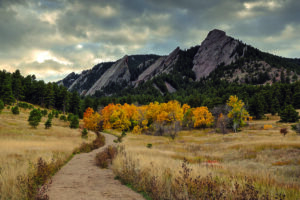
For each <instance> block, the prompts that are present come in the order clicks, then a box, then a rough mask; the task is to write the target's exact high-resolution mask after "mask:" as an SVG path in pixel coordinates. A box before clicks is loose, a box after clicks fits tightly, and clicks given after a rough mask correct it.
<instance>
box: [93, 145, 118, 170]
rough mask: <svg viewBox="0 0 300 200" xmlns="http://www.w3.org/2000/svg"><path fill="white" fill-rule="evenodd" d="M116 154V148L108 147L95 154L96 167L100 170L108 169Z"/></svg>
mask: <svg viewBox="0 0 300 200" xmlns="http://www.w3.org/2000/svg"><path fill="white" fill-rule="evenodd" d="M116 154H117V148H116V147H114V146H111V145H110V146H108V147H107V148H106V149H105V150H104V151H102V152H100V153H97V155H96V158H95V159H96V165H97V166H99V167H101V168H108V166H109V165H110V164H111V163H112V160H113V159H114V158H115V156H116Z"/></svg>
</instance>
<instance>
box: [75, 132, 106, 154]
mask: <svg viewBox="0 0 300 200" xmlns="http://www.w3.org/2000/svg"><path fill="white" fill-rule="evenodd" d="M104 144H105V137H104V136H103V135H100V134H99V136H98V137H97V138H96V139H95V140H94V141H93V142H92V143H85V142H84V143H82V144H81V145H80V147H78V148H76V149H75V150H74V151H73V154H77V153H88V152H90V151H92V150H94V149H98V148H100V147H102V146H104Z"/></svg>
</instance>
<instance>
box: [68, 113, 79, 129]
mask: <svg viewBox="0 0 300 200" xmlns="http://www.w3.org/2000/svg"><path fill="white" fill-rule="evenodd" d="M78 127H79V119H78V116H77V115H74V116H73V117H72V120H71V122H70V128H74V129H76V128H78Z"/></svg>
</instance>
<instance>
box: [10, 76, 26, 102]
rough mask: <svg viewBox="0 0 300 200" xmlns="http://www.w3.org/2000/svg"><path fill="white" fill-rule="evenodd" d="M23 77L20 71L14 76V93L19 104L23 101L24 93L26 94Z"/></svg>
mask: <svg viewBox="0 0 300 200" xmlns="http://www.w3.org/2000/svg"><path fill="white" fill-rule="evenodd" d="M22 78H23V77H22V76H21V73H20V70H16V71H15V72H14V73H13V74H12V92H13V95H14V97H15V98H16V100H17V104H18V103H19V100H21V99H23V97H24V96H23V93H24V87H23V85H22Z"/></svg>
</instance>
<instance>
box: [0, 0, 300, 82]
mask: <svg viewBox="0 0 300 200" xmlns="http://www.w3.org/2000/svg"><path fill="white" fill-rule="evenodd" d="M299 8H300V1H297V0H210V1H200V0H186V1H182V0H130V1H128V0H114V1H108V0H98V1H95V0H84V1H82V0H32V1H29V0H27V1H24V0H22V1H21V0H0V45H1V46H0V67H1V68H4V67H6V68H7V66H9V67H8V68H9V69H16V68H20V69H21V72H22V71H23V73H37V74H38V75H40V76H41V78H45V79H46V80H54V79H55V78H57V79H58V78H61V77H62V74H64V73H62V72H68V71H79V70H82V69H88V68H91V67H92V66H93V65H94V64H96V63H97V62H100V61H108V60H116V59H118V58H120V57H122V56H123V55H124V54H138V53H158V54H168V53H169V52H170V51H172V50H173V49H174V48H176V47H177V46H180V47H181V48H188V47H190V46H194V45H199V44H201V41H202V40H203V39H204V38H205V36H206V35H207V33H208V32H209V31H210V30H212V29H214V28H219V29H223V30H225V31H226V32H227V34H228V35H232V36H233V37H236V38H238V39H240V40H243V41H244V42H247V43H249V44H251V45H253V46H256V47H258V48H260V49H262V50H264V51H269V52H272V53H276V54H279V55H282V56H288V57H300V45H299V43H300V36H299V34H298V33H299V31H300V21H299V19H300V14H299V13H300V10H299ZM42 69H43V70H44V73H43V70H42ZM55 73H56V74H60V75H55Z"/></svg>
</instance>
